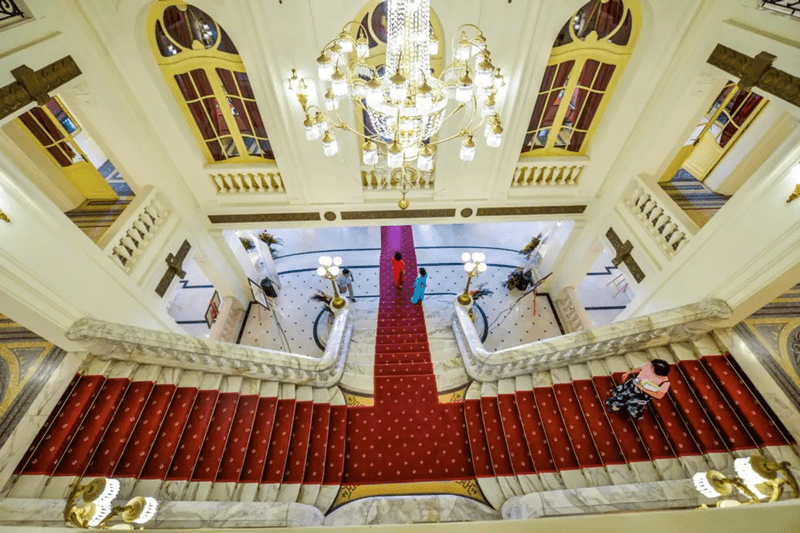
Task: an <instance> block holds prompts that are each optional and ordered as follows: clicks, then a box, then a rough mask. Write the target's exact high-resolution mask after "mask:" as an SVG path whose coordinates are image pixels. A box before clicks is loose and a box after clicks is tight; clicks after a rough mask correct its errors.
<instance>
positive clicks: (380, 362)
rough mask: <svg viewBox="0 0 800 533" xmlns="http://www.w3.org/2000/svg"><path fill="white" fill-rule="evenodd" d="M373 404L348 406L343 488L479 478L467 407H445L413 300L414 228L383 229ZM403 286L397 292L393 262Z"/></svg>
mask: <svg viewBox="0 0 800 533" xmlns="http://www.w3.org/2000/svg"><path fill="white" fill-rule="evenodd" d="M381 241H382V242H381V259H380V303H379V311H378V333H377V338H376V343H377V345H376V348H375V405H374V406H373V407H348V410H347V415H348V421H347V448H346V450H347V452H346V461H345V471H344V478H343V482H342V484H343V485H364V484H388V483H392V484H394V483H412V482H417V483H418V482H425V481H453V480H466V479H472V478H474V471H473V467H472V461H471V458H470V451H469V445H468V442H467V432H466V426H465V422H464V404H463V403H462V402H458V403H446V404H440V403H439V401H438V393H437V389H436V378H435V376H434V374H433V365H432V363H431V356H430V350H429V347H428V334H427V330H426V328H425V317H424V314H423V309H422V306H423V305H424V304H419V305H413V304H412V303H411V301H410V298H411V294H412V292H413V283H414V279H416V273H417V259H416V255H415V253H414V238H413V235H412V233H411V227H410V226H389V227H383V228H381ZM396 251H399V252H400V253H401V254H403V261H404V262H405V269H406V274H405V283H404V286H403V288H402V290H399V291H398V290H397V289H396V288H395V285H394V278H393V276H392V265H391V258H392V257H394V253H395V252H396Z"/></svg>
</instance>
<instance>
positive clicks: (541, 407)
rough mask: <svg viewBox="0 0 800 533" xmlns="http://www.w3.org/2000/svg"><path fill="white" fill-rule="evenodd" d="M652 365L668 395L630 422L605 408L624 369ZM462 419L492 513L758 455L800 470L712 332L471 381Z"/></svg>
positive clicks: (783, 435)
mask: <svg viewBox="0 0 800 533" xmlns="http://www.w3.org/2000/svg"><path fill="white" fill-rule="evenodd" d="M654 358H661V359H664V360H666V361H668V362H670V363H671V367H672V370H671V372H670V383H671V388H670V391H669V394H667V396H665V397H664V398H663V399H662V400H660V401H659V400H657V401H653V402H651V404H650V406H649V407H648V408H647V409H646V410H645V413H644V416H643V417H642V418H641V419H640V420H638V421H633V420H632V419H631V418H630V417H628V416H627V415H626V414H622V413H611V412H609V411H608V409H607V408H606V407H605V405H604V403H603V401H604V400H605V399H606V398H608V396H609V395H610V394H609V391H610V389H611V388H612V387H613V386H614V385H616V384H619V383H621V382H622V380H621V376H622V374H623V373H624V372H627V371H628V370H629V369H631V368H634V367H638V366H641V365H642V364H644V363H645V362H647V361H649V360H651V359H654ZM464 413H465V417H466V420H467V428H468V431H469V440H470V447H471V451H472V459H473V462H474V465H475V473H476V477H477V479H478V483H479V485H480V487H481V489H482V491H483V494H484V496H485V497H486V498H487V500H488V501H489V502H490V503H491V504H492V506H494V507H495V508H498V509H499V508H500V506H501V505H502V504H503V503H504V502H505V501H506V500H507V499H509V498H512V497H514V496H521V495H523V494H527V493H530V492H538V491H542V490H560V489H576V488H582V487H593V486H605V485H621V484H632V483H643V482H652V481H662V480H676V479H687V478H691V477H692V475H693V474H694V473H696V472H702V471H707V470H709V469H715V470H722V471H726V472H732V462H733V459H734V458H737V457H747V456H750V455H753V454H755V453H759V452H760V453H761V454H763V455H764V456H766V457H767V458H771V459H774V460H778V461H784V460H786V461H789V462H790V463H791V464H792V465H793V466H795V467H796V466H797V465H799V464H800V461H799V460H798V455H797V453H796V452H797V447H796V443H795V442H794V440H793V439H792V437H791V435H790V434H789V432H788V431H787V430H786V428H785V427H784V426H783V425H782V424H781V423H780V421H779V420H778V418H777V417H776V415H775V414H774V413H773V412H772V411H771V409H770V408H769V407H768V405H767V404H766V403H765V402H764V400H763V399H762V398H761V396H760V395H759V394H758V391H757V390H756V389H755V387H754V386H753V384H752V383H751V382H750V381H749V380H748V378H747V377H746V376H745V375H744V373H743V372H742V370H741V369H740V368H739V366H738V365H737V364H736V362H735V360H734V359H733V357H731V356H730V355H729V354H727V353H725V352H724V351H723V350H722V349H721V348H720V347H719V346H718V345H717V343H716V342H715V341H714V338H713V335H705V336H703V337H701V338H700V339H698V340H695V341H690V342H683V343H673V344H669V345H667V346H661V347H657V348H652V349H648V350H646V351H641V352H628V353H627V354H625V355H624V356H612V357H607V358H604V359H596V360H593V361H590V362H588V363H584V364H578V365H567V366H563V367H559V368H554V369H552V370H549V371H544V372H539V373H536V374H533V375H524V376H517V377H515V378H510V379H501V380H499V381H495V382H491V381H490V382H478V381H475V382H473V383H472V384H471V385H470V387H469V389H468V390H467V394H466V401H465V407H464Z"/></svg>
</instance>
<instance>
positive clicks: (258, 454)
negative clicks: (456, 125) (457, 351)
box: [3, 226, 800, 513]
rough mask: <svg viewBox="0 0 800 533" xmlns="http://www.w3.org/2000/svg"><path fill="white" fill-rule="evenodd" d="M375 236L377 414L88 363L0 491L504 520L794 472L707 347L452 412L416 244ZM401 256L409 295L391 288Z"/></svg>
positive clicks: (666, 352)
mask: <svg viewBox="0 0 800 533" xmlns="http://www.w3.org/2000/svg"><path fill="white" fill-rule="evenodd" d="M382 235H383V241H384V242H383V252H382V258H381V298H380V303H379V311H378V327H377V333H376V349H375V359H374V370H373V376H374V405H370V406H364V405H349V406H348V405H346V402H345V397H344V396H343V394H342V391H341V390H340V389H339V388H338V386H327V387H312V386H309V385H303V384H292V383H286V382H281V380H279V379H276V380H267V379H257V378H255V377H252V376H248V373H247V372H244V373H241V372H239V373H238V374H239V375H231V373H230V372H228V373H226V372H215V371H214V367H213V366H209V367H208V368H207V370H208V371H203V370H199V369H198V368H197V367H194V368H193V369H182V368H176V367H174V366H172V367H169V366H159V365H157V364H152V363H142V362H133V361H130V360H128V361H124V360H113V359H98V358H93V359H89V360H88V362H87V363H86V364H85V365H84V367H83V368H81V370H80V371H79V373H78V374H77V375H76V376H75V378H74V379H73V380H72V383H71V384H70V385H69V387H68V388H67V390H66V392H65V393H64V394H63V396H62V398H61V399H60V401H59V402H58V404H57V406H56V407H55V409H54V410H53V411H52V414H51V415H50V417H49V419H48V420H47V422H46V423H45V425H44V426H43V427H42V429H41V431H40V432H39V434H38V435H37V437H36V438H35V439H34V441H33V443H32V444H31V446H30V448H29V449H28V450H27V453H26V454H25V455H24V457H23V458H22V460H21V461H20V462H19V464H18V466H17V468H16V470H15V473H14V474H15V475H14V476H13V477H12V478H11V480H10V481H9V483H8V484H7V485H6V487H5V488H4V490H3V494H4V495H5V496H6V497H10V498H36V499H62V498H64V497H65V496H66V495H67V493H68V491H69V488H70V485H71V484H72V483H74V482H75V481H80V480H88V479H92V478H95V477H99V476H107V477H114V478H118V479H120V480H121V481H122V490H121V493H120V498H125V497H127V496H130V495H142V496H148V495H149V496H155V497H156V498H159V499H163V500H170V501H242V502H297V503H302V504H307V505H312V506H316V507H317V508H318V509H320V510H321V511H322V512H323V513H326V512H328V511H329V510H331V508H332V507H336V506H338V505H341V504H342V503H344V502H346V501H351V500H353V499H357V498H358V497H364V496H368V495H391V494H402V493H406V494H408V493H415V494H419V493H425V492H427V493H431V492H437V491H438V492H439V493H441V492H448V491H449V493H450V494H458V495H462V496H465V495H466V496H469V497H471V498H473V499H475V500H479V501H485V502H487V503H488V504H490V505H491V506H492V507H494V508H495V509H500V508H501V506H502V505H503V503H504V502H506V501H507V500H508V499H509V498H513V497H515V496H521V495H524V494H528V493H532V492H542V491H552V490H561V489H580V488H582V487H594V486H607V485H625V484H636V483H645V482H652V481H662V480H685V479H688V478H690V477H691V476H692V474H694V473H695V472H698V471H705V470H708V469H712V468H713V469H719V470H725V471H727V472H731V471H732V470H731V463H732V460H733V459H734V458H735V457H739V456H747V455H752V454H754V453H756V452H760V453H762V454H764V455H765V456H767V457H768V458H774V459H776V460H788V461H790V462H791V463H792V465H793V466H795V467H796V466H797V465H798V464H800V460H798V455H797V453H796V452H797V446H796V444H795V442H794V440H793V439H792V437H791V435H790V434H789V433H788V431H787V430H786V429H785V428H784V427H783V425H782V424H781V423H780V422H779V421H778V419H777V417H776V416H775V414H774V413H773V412H772V411H771V410H770V409H769V407H768V405H767V404H766V403H765V402H764V400H763V399H762V398H761V397H760V395H759V394H758V391H757V390H756V388H755V387H754V386H753V385H752V383H751V382H750V381H749V380H748V378H747V377H746V376H745V374H744V373H743V372H742V371H741V369H740V368H739V367H738V365H737V364H736V362H735V361H734V360H733V358H732V357H731V356H729V355H728V354H727V353H726V352H725V349H724V347H723V346H722V344H721V343H718V342H717V341H716V340H715V339H716V336H715V334H714V333H713V332H712V333H710V334H706V335H704V336H702V337H700V338H698V339H696V340H693V341H685V342H673V343H671V344H668V345H666V346H659V347H655V348H648V349H647V350H644V351H629V352H627V353H625V354H624V355H612V356H608V357H603V358H597V359H593V360H589V361H587V362H585V363H581V364H564V365H561V366H556V367H554V368H551V369H550V370H546V371H539V372H533V373H530V374H523V375H517V376H515V377H513V378H506V379H499V380H496V381H491V380H488V381H486V380H485V381H472V382H471V383H469V385H468V387H467V389H466V394H465V395H464V399H460V397H458V396H453V395H450V398H449V399H448V400H447V401H446V402H445V401H442V400H441V399H440V395H441V394H442V392H444V391H437V386H436V376H435V375H434V371H433V365H432V363H431V358H430V350H429V344H428V339H427V333H426V326H425V320H424V315H423V309H424V303H423V304H422V305H418V306H414V305H412V304H411V303H410V302H409V296H410V294H411V279H413V277H414V272H415V270H416V259H415V256H414V253H413V237H412V235H411V229H410V227H407V226H406V227H393V228H384V229H383V232H382ZM396 250H401V251H402V252H403V256H404V259H405V262H406V269H407V272H406V276H407V283H406V285H407V287H405V288H404V289H403V290H402V291H397V290H396V289H395V288H394V285H393V282H392V280H391V266H390V263H389V257H390V256H391V255H393V254H394V251H396ZM655 357H658V358H661V359H665V360H667V361H669V362H670V363H671V364H672V371H671V374H670V382H671V389H670V392H669V394H668V395H667V396H666V397H665V398H663V399H662V400H660V401H654V402H653V403H652V404H651V406H650V407H649V408H648V409H647V410H646V412H645V415H644V417H643V418H642V419H641V420H639V421H637V422H633V421H631V420H630V419H629V418H628V417H627V416H626V415H623V414H621V413H610V412H608V411H607V409H606V408H605V406H604V404H603V400H605V399H606V398H607V397H608V395H609V390H610V389H611V388H612V387H613V386H614V385H615V384H618V383H620V379H621V378H620V376H621V374H622V373H624V372H625V371H627V370H629V369H631V368H633V367H637V366H641V364H643V363H644V362H646V361H648V360H650V359H652V358H655ZM473 487H474V488H473ZM478 487H479V489H478ZM340 488H341V489H342V490H341V491H340ZM359 491H361V492H359ZM344 492H347V493H348V494H350V497H349V498H341V494H342V493H344ZM337 498H339V499H337Z"/></svg>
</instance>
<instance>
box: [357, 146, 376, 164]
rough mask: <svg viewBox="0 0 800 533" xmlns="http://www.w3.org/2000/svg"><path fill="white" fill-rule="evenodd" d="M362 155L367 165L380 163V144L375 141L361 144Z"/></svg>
mask: <svg viewBox="0 0 800 533" xmlns="http://www.w3.org/2000/svg"><path fill="white" fill-rule="evenodd" d="M361 155H362V159H363V161H364V164H365V165H377V164H378V146H377V145H376V144H375V143H374V142H372V141H367V142H365V143H364V144H363V145H362V146H361Z"/></svg>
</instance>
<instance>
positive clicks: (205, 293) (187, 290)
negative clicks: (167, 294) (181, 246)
mask: <svg viewBox="0 0 800 533" xmlns="http://www.w3.org/2000/svg"><path fill="white" fill-rule="evenodd" d="M183 269H184V271H185V272H186V277H185V278H183V279H181V280H178V289H177V290H176V291H175V293H174V294H173V296H172V299H171V300H170V302H169V303H168V304H167V312H168V313H169V315H170V316H171V317H172V318H174V319H175V322H177V323H178V325H180V326H181V328H183V330H184V331H185V332H186V334H187V335H191V336H192V337H199V338H204V337H208V335H209V332H210V331H211V330H210V328H209V327H208V325H207V324H206V319H205V315H206V309H208V303H209V302H210V301H211V298H212V297H213V296H214V286H213V285H211V282H209V281H208V278H206V276H205V274H203V271H202V270H200V267H199V266H197V263H195V262H194V261H192V260H189V261H186V263H185V264H184V266H183Z"/></svg>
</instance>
